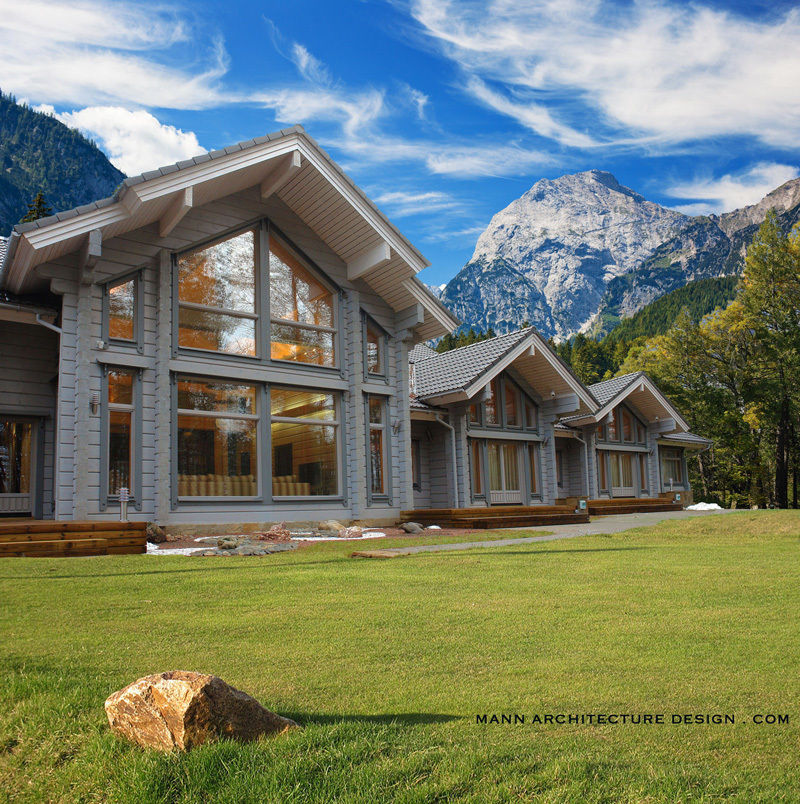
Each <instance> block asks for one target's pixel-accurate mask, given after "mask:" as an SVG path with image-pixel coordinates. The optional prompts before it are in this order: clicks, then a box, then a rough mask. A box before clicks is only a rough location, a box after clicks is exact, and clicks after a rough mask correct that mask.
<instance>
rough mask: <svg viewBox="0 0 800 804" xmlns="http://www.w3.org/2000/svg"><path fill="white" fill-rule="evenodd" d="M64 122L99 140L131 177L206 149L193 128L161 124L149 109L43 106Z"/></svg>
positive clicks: (116, 163)
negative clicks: (63, 109) (62, 109)
mask: <svg viewBox="0 0 800 804" xmlns="http://www.w3.org/2000/svg"><path fill="white" fill-rule="evenodd" d="M37 111H41V112H48V113H49V114H53V115H54V116H55V117H57V118H58V119H59V120H60V121H61V122H62V123H65V124H66V125H68V126H70V128H77V129H79V130H81V131H83V132H84V133H85V134H87V135H88V136H89V137H91V138H93V139H95V140H97V141H98V143H99V145H100V146H101V147H102V148H103V150H105V151H106V153H107V154H108V157H109V160H110V161H111V163H112V164H113V165H115V166H116V167H118V168H119V169H120V170H121V171H122V172H123V173H126V174H127V175H129V176H132V175H135V174H137V173H143V172H144V171H146V170H153V169H154V168H156V167H163V166H164V165H168V164H171V163H172V162H179V161H180V160H182V159H188V158H189V157H191V156H197V155H198V154H201V153H203V152H204V151H205V150H206V149H205V148H203V147H202V146H201V145H200V143H199V142H198V141H197V136H196V135H195V133H194V132H193V131H181V130H180V129H178V128H175V126H170V125H164V124H163V123H160V122H159V121H158V120H157V119H156V118H155V117H153V115H151V114H150V113H149V112H145V111H143V110H141V109H139V110H137V111H130V110H129V109H123V108H122V107H120V106H89V107H87V108H85V109H79V110H78V111H73V112H64V113H62V114H57V113H56V112H55V110H54V109H53V107H52V106H39V107H37Z"/></svg>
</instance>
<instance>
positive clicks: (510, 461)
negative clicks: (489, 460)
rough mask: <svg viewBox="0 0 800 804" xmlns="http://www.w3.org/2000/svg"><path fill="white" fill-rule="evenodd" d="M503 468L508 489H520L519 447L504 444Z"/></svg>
mask: <svg viewBox="0 0 800 804" xmlns="http://www.w3.org/2000/svg"><path fill="white" fill-rule="evenodd" d="M503 468H504V469H505V473H506V489H507V490H511V491H516V490H517V489H519V461H518V460H517V448H516V447H513V446H511V445H510V444H505V445H504V446H503Z"/></svg>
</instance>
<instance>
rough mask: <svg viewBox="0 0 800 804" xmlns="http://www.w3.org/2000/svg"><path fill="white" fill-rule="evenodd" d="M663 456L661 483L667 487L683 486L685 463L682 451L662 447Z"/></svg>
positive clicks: (660, 450)
mask: <svg viewBox="0 0 800 804" xmlns="http://www.w3.org/2000/svg"><path fill="white" fill-rule="evenodd" d="M659 452H660V454H661V482H662V483H663V484H664V485H665V486H671V485H681V484H682V483H683V461H682V460H681V451H680V449H676V448H675V447H660V448H659Z"/></svg>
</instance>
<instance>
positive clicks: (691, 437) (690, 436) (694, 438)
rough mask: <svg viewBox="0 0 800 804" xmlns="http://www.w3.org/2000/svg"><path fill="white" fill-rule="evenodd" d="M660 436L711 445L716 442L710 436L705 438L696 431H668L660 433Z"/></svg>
mask: <svg viewBox="0 0 800 804" xmlns="http://www.w3.org/2000/svg"><path fill="white" fill-rule="evenodd" d="M659 438H661V439H664V440H665V441H683V442H689V443H692V444H708V445H709V446H710V445H711V444H713V443H714V442H713V441H712V440H711V439H710V438H703V436H699V435H696V434H695V433H666V434H665V435H660V436H659Z"/></svg>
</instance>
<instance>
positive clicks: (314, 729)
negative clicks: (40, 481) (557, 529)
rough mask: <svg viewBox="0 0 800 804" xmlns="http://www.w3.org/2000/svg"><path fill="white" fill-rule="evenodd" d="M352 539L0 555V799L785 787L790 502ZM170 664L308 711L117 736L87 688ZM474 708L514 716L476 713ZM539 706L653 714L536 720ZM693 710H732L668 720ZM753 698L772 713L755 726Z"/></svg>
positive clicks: (791, 618) (321, 797) (514, 796)
mask: <svg viewBox="0 0 800 804" xmlns="http://www.w3.org/2000/svg"><path fill="white" fill-rule="evenodd" d="M381 546H384V545H381ZM353 549H354V547H353V544H337V543H325V544H319V545H314V546H313V547H311V548H308V549H305V550H301V551H297V552H295V553H289V554H287V553H284V554H278V555H274V556H269V557H267V558H205V559H203V558H186V557H180V556H176V557H159V558H153V557H148V556H128V557H123V556H120V557H101V558H88V559H81V558H78V559H4V560H2V562H0V644H1V645H2V650H1V651H0V672H2V675H1V676H0V678H1V679H2V681H0V800H3V799H4V797H5V799H6V800H10V801H85V802H92V801H125V802H136V803H137V804H142V803H143V802H159V803H160V802H171V801H181V802H201V801H202V802H237V801H252V802H334V801H335V802H365V804H366V803H369V804H374V803H375V802H382V801H403V802H435V801H440V802H454V801H459V802H460V801H477V802H501V801H544V802H688V801H702V802H718V801H726V802H728V801H740V802H748V804H750V803H751V802H758V801H763V802H774V801H798V800H800V768H799V767H798V762H797V754H798V740H799V739H800V728H799V726H800V707H798V702H799V701H800V628H798V617H799V613H800V514H798V513H795V512H768V511H763V512H741V513H736V514H731V515H727V516H714V517H704V518H699V519H694V520H691V521H681V522H674V521H673V522H667V523H663V524H662V525H660V526H658V527H655V528H648V529H641V530H636V531H628V532H626V533H623V534H618V535H614V536H605V537H604V536H592V537H584V538H580V539H573V540H568V541H559V542H545V543H538V544H520V545H512V546H509V547H502V548H482V549H479V550H472V551H466V552H463V553H457V554H455V553H447V554H423V555H418V556H414V557H410V558H399V559H393V560H390V561H369V560H359V559H351V558H348V555H349V553H350V551H352V550H353ZM169 669H186V670H199V671H204V672H212V673H216V674H217V675H220V676H221V677H222V678H224V679H225V680H226V681H228V682H230V683H231V684H233V685H234V686H237V687H239V688H241V689H244V690H246V691H247V692H249V693H251V694H253V695H254V696H255V697H257V698H258V699H259V700H260V701H261V702H262V703H264V705H266V706H267V707H268V708H270V709H273V710H275V711H277V712H279V713H281V714H284V715H288V716H289V717H292V718H294V719H296V720H298V721H300V722H301V723H302V724H303V725H304V726H305V728H304V730H303V731H301V732H297V733H294V734H292V735H290V736H288V737H283V738H279V739H275V740H272V741H264V742H259V743H254V744H250V745H238V744H234V743H230V742H225V743H220V744H217V745H213V746H205V747H203V748H200V749H197V750H195V751H193V752H190V753H189V754H186V755H177V754H173V755H161V754H157V753H153V752H147V751H143V750H141V749H139V748H137V747H134V746H131V745H128V744H126V743H123V742H122V741H120V740H118V739H116V738H115V737H113V736H112V735H111V734H110V733H109V731H108V727H107V723H106V720H105V715H104V712H103V701H104V699H105V698H106V696H107V695H108V694H109V693H111V692H113V691H114V690H116V689H119V688H120V687H122V686H123V685H125V684H126V683H128V682H130V681H132V680H134V679H135V678H137V677H139V676H142V675H145V674H148V673H153V672H158V671H162V670H169ZM492 713H497V714H502V713H505V714H509V713H511V714H513V713H517V714H520V715H525V718H526V722H525V723H524V724H516V725H490V724H486V725H484V724H480V723H477V722H476V716H477V715H483V714H487V715H491V714H492ZM556 713H567V714H569V713H576V714H580V713H596V714H616V713H631V714H640V713H645V714H647V713H650V714H658V713H661V714H664V715H666V718H667V721H668V722H667V723H665V724H658V725H656V724H654V725H631V724H626V725H622V724H617V725H587V724H584V725H574V724H564V725H550V724H548V725H540V724H534V723H531V719H532V717H533V716H534V715H535V714H540V715H544V714H556ZM690 713H691V714H715V713H720V714H733V715H734V716H735V720H736V722H735V723H734V724H721V725H713V724H712V725H695V724H692V725H685V724H680V725H673V724H672V723H670V722H669V720H670V717H671V715H672V714H690ZM768 713H774V714H787V715H789V722H788V723H784V724H774V725H760V724H756V723H754V722H752V717H753V716H754V715H759V714H768Z"/></svg>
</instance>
